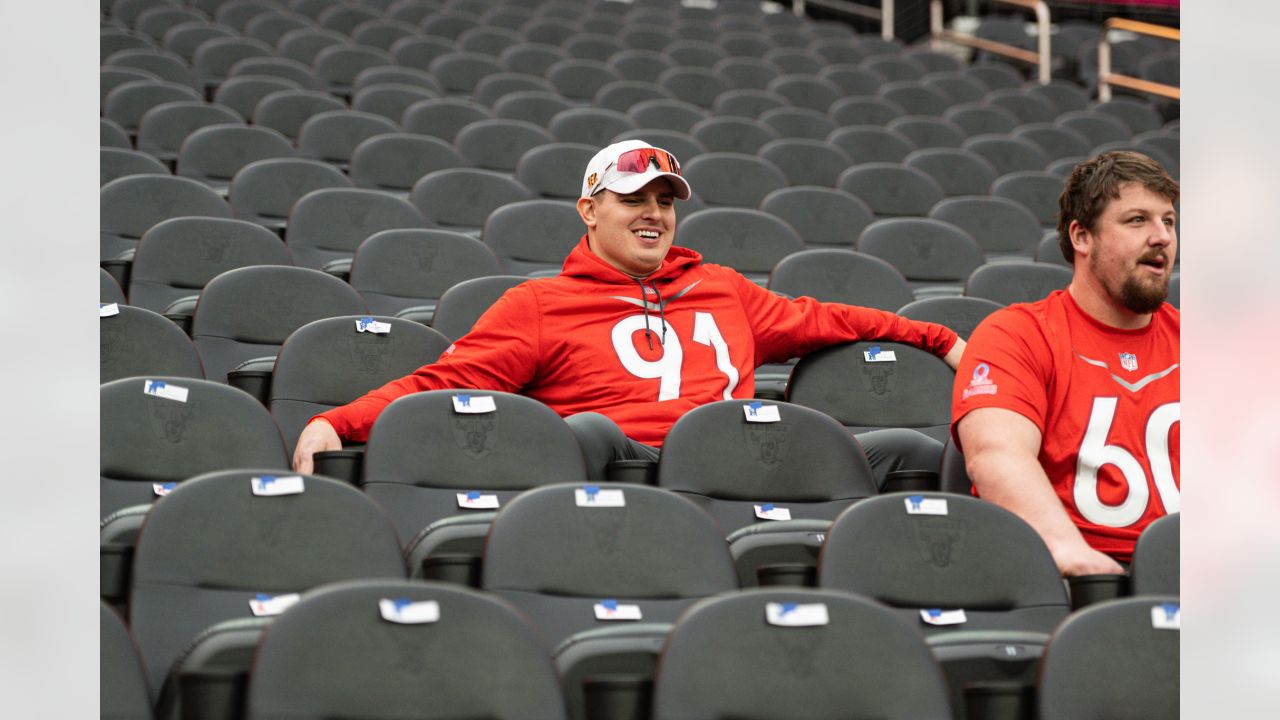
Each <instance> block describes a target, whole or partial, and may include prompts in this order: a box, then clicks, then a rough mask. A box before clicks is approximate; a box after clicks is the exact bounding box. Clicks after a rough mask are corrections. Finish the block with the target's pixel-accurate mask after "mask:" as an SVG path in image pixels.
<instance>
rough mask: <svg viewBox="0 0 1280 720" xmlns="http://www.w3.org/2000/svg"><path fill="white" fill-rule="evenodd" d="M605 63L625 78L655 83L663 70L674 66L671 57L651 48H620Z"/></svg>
mask: <svg viewBox="0 0 1280 720" xmlns="http://www.w3.org/2000/svg"><path fill="white" fill-rule="evenodd" d="M605 64H607V65H608V66H609V67H611V68H613V69H614V70H616V71H617V72H618V74H619V75H621V76H622V77H623V78H626V79H627V80H632V81H639V82H648V83H657V81H658V77H659V76H661V75H662V73H663V72H665V71H666V70H669V69H671V68H673V67H675V61H673V60H672V59H671V58H669V57H667V56H666V55H664V54H662V53H659V52H653V51H651V50H620V51H619V52H616V53H614V54H613V56H611V57H610V58H609V60H608V62H607V63H605Z"/></svg>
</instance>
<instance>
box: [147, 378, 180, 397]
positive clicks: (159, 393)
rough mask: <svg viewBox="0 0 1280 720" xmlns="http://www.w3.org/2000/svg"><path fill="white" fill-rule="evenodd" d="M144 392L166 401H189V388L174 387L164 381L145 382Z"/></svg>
mask: <svg viewBox="0 0 1280 720" xmlns="http://www.w3.org/2000/svg"><path fill="white" fill-rule="evenodd" d="M143 383H144V384H143V386H142V392H144V393H146V394H147V395H151V396H153V397H158V398H164V399H166V400H177V401H178V402H186V401H187V393H188V392H190V391H189V390H187V388H184V387H182V386H181V385H174V384H172V383H168V382H165V381H164V380H144V381H143Z"/></svg>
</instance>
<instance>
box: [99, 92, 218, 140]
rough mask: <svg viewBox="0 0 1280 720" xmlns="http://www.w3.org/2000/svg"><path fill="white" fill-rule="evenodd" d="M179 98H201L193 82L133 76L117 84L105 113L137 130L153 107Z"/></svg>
mask: <svg viewBox="0 0 1280 720" xmlns="http://www.w3.org/2000/svg"><path fill="white" fill-rule="evenodd" d="M180 100H186V101H199V100H200V94H199V93H197V92H196V91H195V90H193V89H192V88H191V86H190V85H179V84H178V83H170V82H163V81H156V80H133V81H130V82H126V83H122V84H120V85H117V86H116V87H115V88H114V89H113V90H112V91H111V92H109V93H107V97H106V99H105V100H103V103H102V116H103V117H104V118H106V119H107V120H110V121H112V122H114V123H116V124H117V125H119V126H120V127H121V128H122V129H123V130H125V131H126V132H131V133H136V132H137V131H138V126H139V124H140V123H141V122H142V116H143V115H145V114H146V113H147V111H148V110H150V109H151V108H153V107H155V106H157V105H162V104H164V103H169V102H176V101H180Z"/></svg>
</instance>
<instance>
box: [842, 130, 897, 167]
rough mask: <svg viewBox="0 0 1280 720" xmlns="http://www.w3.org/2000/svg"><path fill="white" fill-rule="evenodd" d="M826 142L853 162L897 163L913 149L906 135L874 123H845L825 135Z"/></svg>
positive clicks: (859, 163) (858, 163)
mask: <svg viewBox="0 0 1280 720" xmlns="http://www.w3.org/2000/svg"><path fill="white" fill-rule="evenodd" d="M827 142H829V143H831V144H832V145H835V146H836V147H839V148H840V149H842V150H844V151H845V153H846V154H847V155H848V156H849V157H850V158H852V159H853V163H854V164H857V165H861V164H864V163H898V162H901V161H902V159H903V158H905V157H906V156H907V155H910V154H911V151H913V150H915V149H916V147H915V145H914V144H913V143H912V142H911V140H910V139H908V138H907V137H906V136H904V135H901V134H899V133H896V132H894V131H892V130H887V129H885V128H883V127H877V126H874V125H846V126H844V127H840V128H836V129H835V130H834V131H832V133H831V134H830V135H828V136H827Z"/></svg>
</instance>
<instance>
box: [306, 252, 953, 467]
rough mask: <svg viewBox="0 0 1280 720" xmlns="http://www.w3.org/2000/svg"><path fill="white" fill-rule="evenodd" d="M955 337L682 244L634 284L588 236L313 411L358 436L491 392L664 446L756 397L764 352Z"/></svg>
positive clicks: (940, 344)
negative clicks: (432, 400)
mask: <svg viewBox="0 0 1280 720" xmlns="http://www.w3.org/2000/svg"><path fill="white" fill-rule="evenodd" d="M659 297H661V302H659ZM642 298H644V300H642ZM956 337H957V336H956V334H955V333H954V332H952V331H951V330H949V329H947V328H945V327H943V326H942V325H937V324H934V323H926V322H916V321H913V320H907V319H905V318H902V317H899V316H897V315H894V314H893V313H889V312H884V311H882V310H872V309H870V308H862V307H855V306H852V305H842V304H838V303H820V302H818V301H817V300H814V299H813V298H808V297H802V298H799V299H797V300H786V299H785V298H782V297H781V296H778V295H775V294H774V293H772V292H770V291H768V290H765V289H764V288H762V287H760V286H758V285H756V284H754V283H752V282H751V281H749V280H747V279H746V278H744V277H743V276H742V275H740V274H739V273H738V272H737V271H735V270H732V269H730V268H727V267H723V266H720V265H711V264H705V265H704V264H702V256H701V255H699V254H698V253H696V252H694V251H692V250H689V249H686V248H681V247H672V248H671V250H670V251H669V252H668V253H667V257H666V259H665V260H663V262H662V266H661V267H660V268H659V269H658V270H657V271H656V272H654V273H653V274H652V275H650V276H649V277H648V278H646V279H645V280H644V283H643V285H642V284H641V283H640V281H637V280H635V279H633V278H631V277H629V276H627V275H625V274H623V273H622V272H621V271H619V270H617V269H615V268H614V267H612V266H611V265H609V264H607V263H606V262H605V261H603V260H601V259H600V258H599V257H597V256H596V255H595V253H593V252H592V251H591V250H590V249H589V248H588V247H587V238H586V236H585V235H584V236H583V237H582V239H581V240H580V241H579V243H578V245H577V247H575V248H574V249H573V252H572V253H570V254H569V257H568V258H567V259H566V260H565V263H564V269H563V270H562V271H561V273H560V275H558V276H557V277H554V278H544V279H537V280H530V281H529V282H526V283H523V284H521V285H519V286H517V287H514V288H512V289H510V290H508V291H507V292H506V293H505V294H504V295H503V296H502V297H501V298H499V299H498V301H497V302H496V303H494V305H493V307H491V308H490V309H489V310H488V312H486V313H485V314H484V315H483V316H482V317H481V318H480V319H479V320H478V321H477V322H476V324H475V327H474V328H473V329H472V330H471V332H469V333H467V334H466V335H465V336H464V337H462V338H459V339H458V341H457V342H456V343H454V344H453V345H452V346H451V347H450V348H449V349H448V350H446V351H445V353H444V354H443V355H442V356H441V357H440V359H439V360H438V361H436V362H434V363H432V364H430V365H424V366H423V367H421V368H418V369H417V370H416V371H414V373H413V374H411V375H407V376H405V377H403V378H400V379H399V380H394V381H392V382H389V383H387V384H386V385H383V386H382V387H380V388H378V389H377V390H373V391H371V392H369V393H368V394H366V395H365V396H363V397H361V398H359V399H357V400H355V401H353V402H351V403H350V404H347V405H344V406H342V407H338V408H334V409H333V410H330V411H328V412H325V413H323V414H321V415H318V416H317V417H321V418H324V419H325V420H328V421H329V422H330V423H331V424H332V425H333V427H334V428H335V429H336V430H337V431H338V435H339V436H341V437H342V438H344V439H346V440H349V441H353V442H363V441H364V440H366V439H367V438H368V436H369V428H371V427H372V426H373V422H374V420H375V419H377V417H378V413H380V412H381V411H382V409H383V408H384V407H386V406H387V404H388V403H390V402H391V401H392V400H395V399H396V398H398V397H401V396H402V395H408V394H409V393H414V392H420V391H423V390H442V389H449V388H467V389H475V390H501V391H505V392H518V393H520V394H522V395H527V396H529V397H532V398H535V399H537V400H539V401H541V402H543V403H546V404H547V405H548V406H550V407H551V409H553V410H555V411H556V412H557V413H559V414H560V415H561V416H569V415H573V414H575V413H580V412H598V413H601V414H602V415H606V416H608V417H609V418H611V419H612V420H613V421H614V422H616V423H617V424H618V426H619V427H620V428H622V431H623V432H624V433H626V434H627V436H628V437H631V438H633V439H635V440H638V441H640V442H642V443H646V444H648V445H654V446H660V445H662V441H663V438H665V437H666V435H667V431H668V430H670V429H671V426H672V424H674V423H675V421H676V420H677V419H679V418H680V416H681V415H683V414H685V413H686V412H688V411H690V410H692V409H693V408H696V407H698V406H699V405H705V404H706V403H709V402H713V401H716V400H727V399H730V398H750V397H752V396H753V395H754V393H755V379H754V376H753V374H752V373H753V371H754V369H755V368H756V367H758V366H760V365H762V364H764V363H779V362H785V361H786V360H788V359H789V358H792V357H799V356H803V355H804V354H805V353H808V352H810V351H812V350H816V349H819V348H822V347H826V346H827V345H831V344H833V343H839V342H848V341H853V340H872V339H874V340H886V341H895V342H902V343H907V344H909V345H914V346H916V347H920V348H923V349H925V350H927V351H929V352H932V353H934V354H936V355H938V356H943V355H946V353H947V351H949V350H950V349H951V346H952V345H954V344H955V342H956Z"/></svg>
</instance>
